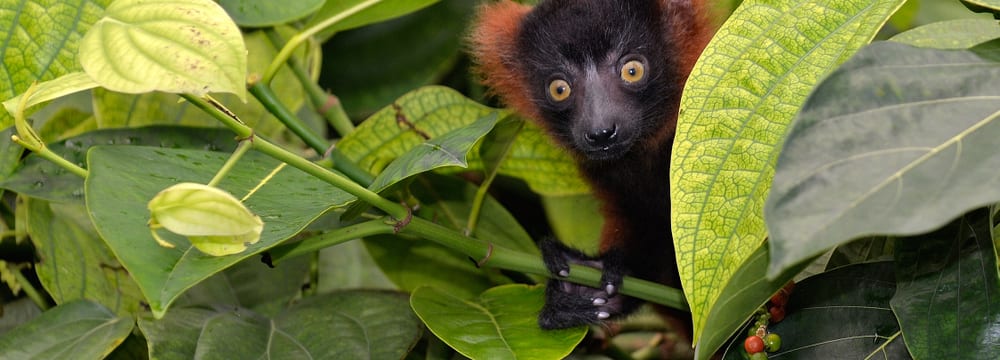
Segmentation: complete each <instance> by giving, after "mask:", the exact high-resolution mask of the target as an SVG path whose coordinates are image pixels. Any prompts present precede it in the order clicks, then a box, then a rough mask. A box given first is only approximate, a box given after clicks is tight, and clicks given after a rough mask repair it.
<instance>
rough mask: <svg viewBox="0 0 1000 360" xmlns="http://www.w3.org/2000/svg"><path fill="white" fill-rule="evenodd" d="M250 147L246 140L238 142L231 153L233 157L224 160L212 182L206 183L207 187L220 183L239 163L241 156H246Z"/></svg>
mask: <svg viewBox="0 0 1000 360" xmlns="http://www.w3.org/2000/svg"><path fill="white" fill-rule="evenodd" d="M251 146H252V144H250V140H247V139H244V140H240V144H239V145H238V146H236V151H234V152H233V155H231V156H229V159H228V160H226V163H225V164H222V168H220V169H219V171H218V172H217V173H215V177H213V178H212V180H211V181H209V182H208V186H216V185H219V182H221V181H222V179H224V178H225V177H226V174H229V171H230V170H232V169H233V167H234V166H236V163H237V162H239V161H240V158H242V157H243V155H244V154H246V153H247V151H248V150H250V147H251Z"/></svg>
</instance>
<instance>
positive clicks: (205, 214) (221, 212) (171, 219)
mask: <svg viewBox="0 0 1000 360" xmlns="http://www.w3.org/2000/svg"><path fill="white" fill-rule="evenodd" d="M147 207H148V208H149V213H150V218H149V228H150V231H151V232H152V234H153V238H154V239H156V241H157V242H158V243H159V244H160V245H161V246H164V247H170V248H172V247H174V244H171V243H170V242H167V241H166V240H164V239H163V238H161V237H160V236H159V235H158V234H157V231H158V230H159V229H160V228H163V229H167V230H169V231H170V232H172V233H175V234H178V235H183V236H186V237H187V238H188V240H190V241H191V245H193V246H194V247H195V248H197V249H198V250H201V252H204V253H206V254H209V255H213V256H223V255H230V254H236V253H239V252H241V251H243V250H246V248H247V246H249V245H252V244H254V243H256V242H257V241H259V240H260V234H261V231H263V230H264V222H263V221H261V220H260V217H258V216H257V215H254V214H253V213H252V212H250V210H249V209H247V207H246V206H244V205H243V203H242V202H240V200H239V199H237V198H235V197H233V195H231V194H229V193H228V192H225V191H223V190H221V189H218V188H215V187H212V186H208V185H203V184H196V183H180V184H177V185H174V186H171V187H168V188H166V189H164V190H163V191H160V193H159V194H156V196H154V197H153V199H152V200H150V201H149V204H148V205H147Z"/></svg>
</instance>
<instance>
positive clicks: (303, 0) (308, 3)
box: [219, 0, 340, 27]
mask: <svg viewBox="0 0 1000 360" xmlns="http://www.w3.org/2000/svg"><path fill="white" fill-rule="evenodd" d="M324 2H326V1H324V0H296V1H273V0H219V5H222V8H223V9H226V12H227V13H229V16H231V17H232V18H233V21H236V24H237V25H239V26H249V27H262V26H273V25H279V24H284V23H286V22H289V21H292V20H296V19H301V18H303V17H306V16H307V15H309V14H312V13H313V12H315V11H316V10H319V8H320V7H321V6H323V3H324ZM332 2H334V3H338V2H340V1H332Z"/></svg>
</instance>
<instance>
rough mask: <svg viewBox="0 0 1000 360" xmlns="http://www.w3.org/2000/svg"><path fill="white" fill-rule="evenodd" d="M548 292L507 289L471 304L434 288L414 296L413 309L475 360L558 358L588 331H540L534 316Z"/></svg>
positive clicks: (538, 288)
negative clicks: (545, 293)
mask: <svg viewBox="0 0 1000 360" xmlns="http://www.w3.org/2000/svg"><path fill="white" fill-rule="evenodd" d="M543 293H544V288H542V287H541V286H536V287H528V286H525V285H504V286H499V287H495V288H492V289H490V290H487V291H485V292H483V293H482V294H481V295H480V296H479V298H478V299H475V300H468V299H463V298H459V297H455V296H454V295H453V294H451V293H448V292H445V291H441V290H438V289H436V288H433V287H422V288H419V289H417V290H416V291H414V292H413V295H412V296H411V297H410V306H412V307H413V310H414V311H415V312H416V313H417V316H419V317H420V319H421V320H423V321H424V323H425V324H427V328H428V329H430V330H431V332H433V333H434V335H437V336H438V338H440V339H441V340H442V341H444V342H445V343H447V344H448V345H450V346H451V347H452V348H454V349H455V350H457V351H458V352H459V353H461V354H462V355H465V356H467V357H469V358H472V359H560V358H563V357H566V355H569V353H570V351H572V350H573V348H574V347H575V346H576V344H578V343H579V342H580V340H583V336H584V335H585V334H586V333H587V328H586V327H582V326H581V327H575V328H571V329H562V330H542V329H541V328H539V327H538V323H537V322H536V320H535V319H536V317H537V315H538V312H539V311H541V309H542V302H543V300H542V299H543Z"/></svg>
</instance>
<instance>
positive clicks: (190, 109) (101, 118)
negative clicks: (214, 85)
mask: <svg viewBox="0 0 1000 360" xmlns="http://www.w3.org/2000/svg"><path fill="white" fill-rule="evenodd" d="M278 30H283V28H279V29H278ZM243 41H244V42H245V43H246V47H247V51H248V52H249V53H250V54H254V56H250V57H248V59H247V67H248V69H249V71H251V72H262V71H264V69H266V68H267V66H268V64H269V62H270V59H271V58H273V57H274V56H275V54H276V53H277V51H276V50H275V48H274V44H272V43H271V42H270V40H268V38H267V37H266V36H265V35H264V33H263V32H262V31H255V32H250V33H247V34H245V35H244V36H243ZM271 87H272V89H274V91H275V93H277V94H278V99H279V100H281V102H282V104H284V105H285V106H287V107H288V108H289V109H292V110H293V111H294V110H296V109H298V108H300V107H301V106H302V105H303V104H304V97H305V95H304V94H303V91H302V86H301V85H299V83H298V80H297V79H295V75H294V74H292V73H291V71H290V70H288V67H287V66H284V67H282V69H281V70H280V71H279V72H278V74H277V75H276V76H275V78H274V81H272V82H271ZM213 97H215V99H216V100H218V101H219V102H220V103H222V104H225V105H226V107H227V108H228V109H229V110H230V111H232V112H233V113H235V114H236V115H238V116H239V118H240V120H242V121H243V122H244V123H246V124H247V125H248V126H250V127H253V129H254V133H255V134H259V135H264V136H267V137H270V138H272V139H276V140H283V139H285V138H284V137H282V136H284V135H286V134H287V132H288V130H287V129H286V128H285V127H284V125H282V124H281V122H279V121H278V119H277V118H275V117H274V115H272V114H271V113H270V112H268V111H267V109H265V108H264V106H263V105H261V104H260V102H259V101H257V99H256V98H250V99H249V100H248V101H246V102H243V101H240V99H239V98H238V97H237V96H235V95H232V94H218V95H213ZM93 98H94V100H93V103H94V114H95V116H96V118H97V124H98V126H99V127H100V128H121V127H138V126H145V125H186V126H211V127H221V126H222V125H221V123H220V122H219V121H218V120H216V119H214V118H212V117H211V116H210V115H208V114H207V113H205V112H204V111H201V110H199V109H197V108H195V107H194V106H191V104H190V103H187V102H178V100H179V99H180V98H179V97H178V96H177V95H175V94H168V93H162V92H152V93H144V94H134V95H133V94H123V93H117V92H113V91H108V90H104V89H98V90H96V91H94V95H93Z"/></svg>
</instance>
